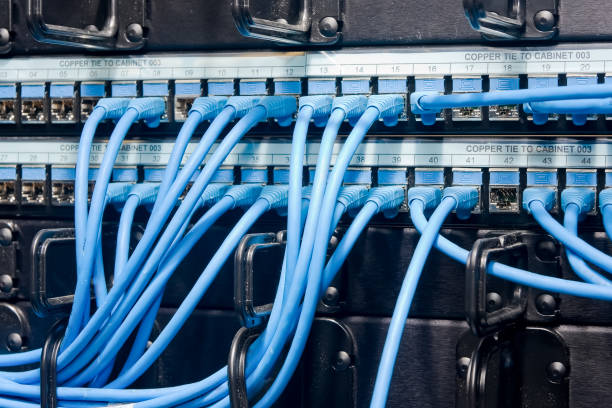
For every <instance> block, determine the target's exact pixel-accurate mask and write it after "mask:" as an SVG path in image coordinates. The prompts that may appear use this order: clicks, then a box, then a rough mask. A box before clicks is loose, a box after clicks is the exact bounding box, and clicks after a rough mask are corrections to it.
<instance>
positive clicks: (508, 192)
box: [489, 187, 519, 213]
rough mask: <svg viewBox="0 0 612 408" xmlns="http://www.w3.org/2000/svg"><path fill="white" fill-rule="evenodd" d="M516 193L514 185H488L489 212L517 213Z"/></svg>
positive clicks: (516, 189)
mask: <svg viewBox="0 0 612 408" xmlns="http://www.w3.org/2000/svg"><path fill="white" fill-rule="evenodd" d="M518 195H519V194H518V188H516V187H490V191H489V212H498V213H500V212H512V213H518V211H519V203H518Z"/></svg>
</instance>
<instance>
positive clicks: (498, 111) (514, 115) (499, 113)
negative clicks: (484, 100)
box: [489, 77, 519, 121]
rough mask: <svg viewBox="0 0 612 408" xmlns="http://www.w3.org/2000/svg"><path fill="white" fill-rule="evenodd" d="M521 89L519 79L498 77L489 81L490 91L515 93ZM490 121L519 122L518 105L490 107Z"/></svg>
mask: <svg viewBox="0 0 612 408" xmlns="http://www.w3.org/2000/svg"><path fill="white" fill-rule="evenodd" d="M517 89H519V78H518V77H497V78H490V79H489V91H490V92H498V91H501V92H503V91H514V90H517ZM489 120H492V121H510V120H519V109H518V106H517V105H493V106H490V107H489Z"/></svg>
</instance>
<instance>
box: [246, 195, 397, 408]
mask: <svg viewBox="0 0 612 408" xmlns="http://www.w3.org/2000/svg"><path fill="white" fill-rule="evenodd" d="M403 201H404V190H403V189H402V188H401V187H399V186H397V187H392V186H390V187H377V188H373V189H371V190H370V192H369V194H368V195H367V198H366V200H365V204H363V208H362V209H361V210H360V211H359V212H358V213H357V215H356V216H355V219H354V220H353V222H352V223H351V225H350V227H349V228H348V230H347V231H346V233H345V235H344V236H343V237H342V239H341V240H340V243H339V244H338V247H337V248H336V250H335V251H334V253H333V255H332V256H331V258H330V259H329V261H328V262H327V265H326V266H325V269H324V271H323V273H322V275H323V277H322V283H323V285H322V286H321V287H322V288H326V287H327V286H329V284H331V281H332V280H333V279H334V277H335V275H336V273H337V272H338V271H339V270H340V267H341V266H342V264H343V263H344V261H345V260H346V258H347V256H348V254H349V253H350V251H351V249H352V248H353V246H354V245H355V242H356V241H357V239H358V238H359V236H360V235H361V233H362V232H363V231H364V229H365V228H366V226H367V225H368V223H369V221H370V220H371V219H372V217H373V216H374V215H376V214H377V213H388V214H396V213H397V209H398V208H399V206H400V205H401V204H402V202H403ZM311 276H312V275H311ZM309 280H310V279H309ZM314 281H316V277H315V278H314V279H313V282H309V283H312V285H315V282H314ZM309 288H312V290H309V289H308V288H307V289H306V296H305V298H304V303H303V306H302V310H301V313H300V319H299V321H298V326H297V329H296V331H295V334H294V340H293V342H292V344H291V348H290V349H289V352H288V354H287V357H286V358H285V361H284V362H283V366H282V367H281V369H280V371H279V373H278V375H277V376H276V378H275V380H274V382H273V384H272V386H271V387H270V388H269V389H268V390H267V391H266V393H265V394H264V396H263V397H262V398H261V399H260V400H259V401H257V403H256V404H255V407H257V408H265V407H270V406H272V405H273V404H274V403H275V402H276V400H277V399H278V397H279V396H280V395H281V393H282V392H283V390H284V389H285V387H286V386H287V384H288V382H289V380H290V379H291V377H292V376H293V373H294V371H295V368H296V367H297V364H298V363H299V359H300V356H301V354H302V352H303V349H304V347H305V345H306V341H307V340H308V334H309V331H310V323H308V324H307V323H304V322H306V321H312V319H313V317H314V313H315V310H316V305H317V303H318V300H319V299H320V297H321V294H322V290H321V289H320V288H318V286H309Z"/></svg>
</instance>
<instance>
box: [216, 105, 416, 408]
mask: <svg viewBox="0 0 612 408" xmlns="http://www.w3.org/2000/svg"><path fill="white" fill-rule="evenodd" d="M403 108H404V100H403V98H402V96H400V95H374V96H371V97H370V98H368V102H367V106H366V109H365V111H364V113H363V114H362V115H361V117H360V118H359V120H358V122H357V123H356V124H355V127H354V128H353V130H352V131H351V133H350V134H349V136H348V137H347V139H346V141H345V143H344V145H343V147H342V150H341V152H340V154H339V155H338V158H337V160H336V163H335V165H334V167H333V170H332V172H331V174H330V176H329V179H328V183H327V187H326V189H325V194H324V196H323V203H322V205H321V210H320V211H318V212H317V217H318V220H317V230H316V235H315V236H316V239H315V240H314V245H313V247H312V252H311V253H312V256H311V262H310V265H309V266H308V275H307V276H308V284H307V286H306V295H305V303H304V306H303V307H302V313H301V314H300V316H303V318H300V319H299V321H298V325H297V331H299V332H300V333H302V334H303V333H306V336H307V333H308V332H309V331H310V326H311V324H312V318H311V317H312V313H314V309H312V310H310V309H309V308H307V307H306V305H307V304H306V301H307V300H308V299H314V300H312V302H313V303H315V306H316V301H317V300H318V298H319V292H320V291H319V286H320V284H321V283H320V279H321V274H322V271H323V267H324V263H325V256H326V252H327V244H328V240H327V238H328V237H329V231H330V227H331V221H332V217H333V212H334V207H335V202H336V200H337V196H338V193H339V191H340V188H341V184H342V179H343V178H344V173H345V171H346V169H347V168H348V165H349V163H350V160H351V158H352V157H353V155H354V154H355V151H356V150H357V147H358V146H359V144H360V143H361V141H362V140H363V138H364V137H365V135H366V133H367V132H368V130H369V129H370V127H371V126H372V125H373V124H374V122H376V121H377V120H379V119H382V120H383V122H384V123H385V124H387V125H389V126H392V125H394V124H395V123H397V118H398V115H399V114H400V113H401V112H402V111H403ZM307 222H308V221H307ZM300 255H301V254H300ZM298 264H299V262H298ZM295 275H296V276H300V275H301V272H300V271H299V270H296V272H295ZM300 292H301V288H300V287H299V286H298V285H292V287H291V289H290V293H289V295H288V302H287V305H289V306H288V307H289V310H287V312H286V315H285V316H283V319H282V321H281V322H280V323H279V327H278V328H277V329H276V331H275V332H274V335H273V337H272V341H271V343H270V345H269V346H268V347H267V349H266V350H265V353H264V355H263V356H262V358H261V360H260V361H259V363H258V365H257V368H255V370H254V371H253V373H252V376H250V377H249V378H248V379H247V390H250V391H251V392H257V391H258V390H259V389H260V387H261V386H262V385H263V379H264V378H265V376H266V375H267V374H268V373H269V370H271V368H272V366H273V365H274V361H276V359H277V358H278V355H279V352H280V350H281V349H282V345H283V344H284V343H285V341H286V339H287V338H288V337H289V336H290V335H291V333H292V332H293V327H295V320H296V317H297V316H296V314H297V313H298V311H299V308H298V303H299V298H300V297H301V294H300ZM296 333H297V332H296ZM302 337H303V336H302ZM302 337H299V336H297V335H296V336H294V341H293V342H292V344H291V348H290V351H289V353H290V354H291V355H292V356H294V358H292V359H289V358H287V359H286V360H285V363H284V367H285V373H286V374H284V375H283V376H282V377H281V376H280V375H279V376H278V377H277V381H278V382H277V388H275V390H277V391H275V392H274V393H273V394H270V396H271V397H270V400H271V402H272V401H273V400H275V398H276V397H275V395H276V393H280V392H281V391H282V389H284V386H285V384H286V382H285V381H288V377H291V375H292V373H293V371H294V370H295V366H296V364H297V360H299V356H300V355H301V352H302V350H303V346H304V345H305V339H303V338H302ZM248 366H249V364H248V362H247V368H248ZM268 392H270V390H268ZM260 402H261V401H260ZM227 403H228V398H224V399H223V400H222V401H220V402H219V403H217V404H215V405H213V406H215V407H216V406H224V407H225V406H227ZM256 406H259V405H256Z"/></svg>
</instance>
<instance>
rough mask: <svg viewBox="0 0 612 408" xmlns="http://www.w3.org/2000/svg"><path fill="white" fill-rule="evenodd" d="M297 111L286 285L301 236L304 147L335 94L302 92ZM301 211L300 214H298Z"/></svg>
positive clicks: (290, 276)
mask: <svg viewBox="0 0 612 408" xmlns="http://www.w3.org/2000/svg"><path fill="white" fill-rule="evenodd" d="M299 103H300V105H299V109H298V115H297V119H296V122H295V127H294V130H293V138H292V141H291V162H290V165H289V200H288V203H289V204H288V207H287V244H286V247H285V251H286V253H287V255H286V257H285V259H286V265H285V271H286V274H285V289H284V291H287V290H288V285H289V284H290V282H291V280H292V274H293V270H294V269H295V264H296V263H297V258H298V254H299V247H300V236H301V224H302V217H301V210H302V205H301V204H302V203H301V201H302V196H301V193H302V174H303V169H304V150H305V148H306V136H307V134H308V126H309V124H310V121H311V120H312V119H314V121H315V123H316V124H324V121H325V120H326V119H327V118H328V117H329V115H330V113H331V108H332V97H331V96H329V95H321V96H303V97H301V98H300V100H299ZM298 214H300V216H298Z"/></svg>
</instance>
